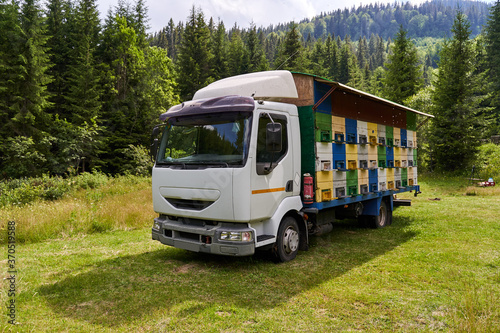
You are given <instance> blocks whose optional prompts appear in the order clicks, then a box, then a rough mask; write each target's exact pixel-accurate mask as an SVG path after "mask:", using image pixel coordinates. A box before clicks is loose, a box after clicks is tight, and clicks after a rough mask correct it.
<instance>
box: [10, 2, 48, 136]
mask: <svg viewBox="0 0 500 333" xmlns="http://www.w3.org/2000/svg"><path fill="white" fill-rule="evenodd" d="M20 22H21V30H22V36H21V43H22V44H21V48H20V54H21V57H22V64H21V66H20V67H21V69H22V72H20V73H19V76H18V77H17V79H16V80H15V81H14V82H13V85H14V87H15V89H16V92H15V93H16V98H17V100H16V101H15V102H14V104H13V105H12V107H11V109H12V110H13V111H14V112H15V114H14V117H13V119H12V120H13V122H14V124H13V125H14V132H15V133H16V134H17V135H21V136H27V137H29V136H34V137H35V138H36V139H40V138H41V137H42V136H44V134H43V132H45V131H47V130H48V129H49V128H48V127H49V126H50V117H49V115H48V114H47V113H45V109H46V108H47V107H48V106H50V102H49V92H48V91H47V85H48V84H49V83H50V82H51V81H52V79H51V77H50V76H49V75H48V73H47V72H48V70H49V68H50V62H49V56H48V53H47V47H46V43H47V40H48V36H47V35H46V34H45V25H44V18H43V16H42V10H41V9H40V5H39V3H38V2H37V0H26V1H25V2H24V3H23V6H22V8H21V20H20ZM36 139H35V140H36Z"/></svg>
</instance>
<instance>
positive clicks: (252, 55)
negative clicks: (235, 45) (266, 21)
mask: <svg viewBox="0 0 500 333" xmlns="http://www.w3.org/2000/svg"><path fill="white" fill-rule="evenodd" d="M246 45H247V49H248V72H258V71H264V70H266V69H267V68H268V64H267V60H266V57H265V55H264V49H263V45H262V44H261V43H260V40H259V36H258V35H257V28H256V27H255V24H253V23H252V24H251V25H250V30H249V31H248V34H247V38H246Z"/></svg>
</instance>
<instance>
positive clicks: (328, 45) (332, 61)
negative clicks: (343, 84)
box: [325, 35, 339, 80]
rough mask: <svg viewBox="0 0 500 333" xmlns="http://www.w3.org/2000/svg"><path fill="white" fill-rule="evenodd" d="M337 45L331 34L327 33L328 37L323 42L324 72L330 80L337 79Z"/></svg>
mask: <svg viewBox="0 0 500 333" xmlns="http://www.w3.org/2000/svg"><path fill="white" fill-rule="evenodd" d="M338 53H339V50H338V47H337V43H335V40H334V39H333V38H332V36H331V35H328V38H327V39H326V42H325V66H326V74H327V77H328V78H330V79H332V80H337V77H338V72H339V59H338V58H339V57H338Z"/></svg>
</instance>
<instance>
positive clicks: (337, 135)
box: [332, 116, 345, 141]
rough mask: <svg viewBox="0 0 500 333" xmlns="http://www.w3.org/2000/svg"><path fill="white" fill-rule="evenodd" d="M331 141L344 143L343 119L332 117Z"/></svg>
mask: <svg viewBox="0 0 500 333" xmlns="http://www.w3.org/2000/svg"><path fill="white" fill-rule="evenodd" d="M332 130H333V141H345V118H343V117H337V116H332Z"/></svg>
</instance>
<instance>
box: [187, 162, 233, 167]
mask: <svg viewBox="0 0 500 333" xmlns="http://www.w3.org/2000/svg"><path fill="white" fill-rule="evenodd" d="M193 164H201V165H222V166H223V167H224V168H229V164H227V163H226V162H221V161H197V162H194V163H193Z"/></svg>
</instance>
